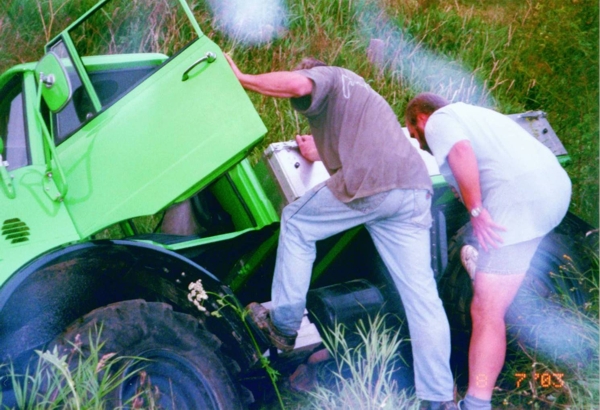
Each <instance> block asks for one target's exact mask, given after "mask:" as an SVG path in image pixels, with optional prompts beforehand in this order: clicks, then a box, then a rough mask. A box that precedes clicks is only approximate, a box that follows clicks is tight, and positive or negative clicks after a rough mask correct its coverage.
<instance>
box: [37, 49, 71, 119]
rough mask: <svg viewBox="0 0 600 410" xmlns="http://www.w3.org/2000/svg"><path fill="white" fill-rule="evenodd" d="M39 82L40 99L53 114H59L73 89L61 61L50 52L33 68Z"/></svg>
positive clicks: (69, 98)
mask: <svg viewBox="0 0 600 410" xmlns="http://www.w3.org/2000/svg"><path fill="white" fill-rule="evenodd" d="M35 73H36V76H37V78H38V79H39V81H40V86H41V93H42V98H43V99H44V101H45V102H46V104H47V105H48V108H49V109H50V111H52V112H53V113H56V112H59V111H60V110H62V109H63V108H65V106H66V105H67V104H68V103H69V101H70V100H71V96H72V95H73V88H72V87H71V81H70V80H69V75H68V74H67V70H66V69H65V66H64V65H63V63H62V61H61V59H60V58H59V57H58V56H57V55H56V54H55V53H53V52H52V51H51V52H49V53H48V54H46V55H45V56H44V57H43V58H42V59H41V60H40V62H39V63H38V64H37V66H36V67H35Z"/></svg>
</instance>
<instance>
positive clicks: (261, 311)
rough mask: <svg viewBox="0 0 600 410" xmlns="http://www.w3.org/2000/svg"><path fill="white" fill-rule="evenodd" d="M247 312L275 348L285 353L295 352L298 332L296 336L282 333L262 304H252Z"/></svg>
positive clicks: (247, 307) (247, 308)
mask: <svg viewBox="0 0 600 410" xmlns="http://www.w3.org/2000/svg"><path fill="white" fill-rule="evenodd" d="M246 310H247V311H248V316H249V317H250V320H252V322H254V324H255V325H256V326H257V327H258V328H259V329H260V330H261V331H262V332H263V333H264V334H265V336H267V339H269V341H270V342H271V343H272V344H273V346H275V347H276V348H277V349H279V350H281V351H282V352H284V353H288V352H291V351H292V350H294V345H295V344H296V336H298V332H295V333H294V335H286V334H284V333H281V332H280V331H279V329H277V328H276V327H275V325H274V324H273V322H272V321H271V318H270V317H269V311H268V310H267V309H266V308H265V307H264V306H262V305H261V304H260V303H256V302H252V303H250V304H249V305H248V306H246Z"/></svg>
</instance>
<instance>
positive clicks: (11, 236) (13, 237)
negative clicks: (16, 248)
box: [2, 218, 31, 244]
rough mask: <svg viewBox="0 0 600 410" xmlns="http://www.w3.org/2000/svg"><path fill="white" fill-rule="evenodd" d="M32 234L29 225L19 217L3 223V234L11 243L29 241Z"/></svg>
mask: <svg viewBox="0 0 600 410" xmlns="http://www.w3.org/2000/svg"><path fill="white" fill-rule="evenodd" d="M30 235H31V232H30V229H29V226H27V224H26V223H25V222H23V221H21V220H20V219H19V218H11V219H7V220H5V221H4V222H3V223H2V236H3V237H4V239H5V240H7V241H9V242H10V243H11V244H15V243H21V242H27V241H29V236H30Z"/></svg>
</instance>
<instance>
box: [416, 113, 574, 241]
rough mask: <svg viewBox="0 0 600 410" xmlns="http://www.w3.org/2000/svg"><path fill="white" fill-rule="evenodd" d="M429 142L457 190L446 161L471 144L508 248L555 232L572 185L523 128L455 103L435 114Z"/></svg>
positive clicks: (485, 200) (427, 132)
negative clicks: (457, 149) (456, 149)
mask: <svg viewBox="0 0 600 410" xmlns="http://www.w3.org/2000/svg"><path fill="white" fill-rule="evenodd" d="M425 137H426V139H427V143H428V144H429V147H430V148H431V151H432V152H433V154H434V156H435V158H436V161H437V163H438V165H439V167H440V172H441V173H442V175H443V176H444V178H445V179H446V181H447V182H448V183H449V184H450V185H452V186H453V187H455V188H456V189H457V191H458V185H457V183H456V180H455V179H454V176H453V175H452V172H451V170H450V166H449V165H448V162H447V157H448V153H449V152H450V150H451V149H452V147H453V146H454V144H456V143H457V142H459V141H462V140H469V141H470V143H471V146H472V148H473V151H474V152H475V157H476V158H477V165H478V168H479V178H480V184H481V194H482V200H483V206H484V208H486V209H487V210H488V211H489V212H490V214H491V215H492V218H493V219H494V221H495V222H497V223H498V224H500V225H502V226H504V227H505V228H507V232H505V233H502V234H501V235H502V236H503V239H504V245H510V244H513V243H518V242H522V241H526V240H529V239H533V238H537V237H540V236H543V235H545V234H546V233H548V232H549V231H551V230H552V229H553V228H554V227H555V226H556V225H558V224H559V223H560V221H561V220H562V218H563V217H564V215H565V214H566V212H567V209H568V206H569V201H570V198H571V181H570V180H569V177H568V176H567V173H566V172H565V171H564V169H563V168H562V166H561V165H560V164H559V162H558V160H557V159H556V157H555V156H554V154H552V152H551V151H550V150H549V149H548V148H547V147H546V146H544V145H543V144H542V143H541V142H539V141H538V140H537V139H535V138H534V137H533V136H532V135H530V134H529V133H528V132H527V131H525V130H524V129H523V128H522V127H521V126H520V125H518V124H517V123H516V122H514V121H513V120H511V119H510V118H508V117H506V116H505V115H503V114H500V113H498V112H495V111H493V110H490V109H487V108H482V107H477V106H473V105H468V104H464V103H455V104H450V105H447V106H445V107H443V108H441V109H439V110H437V111H436V112H434V113H433V114H432V115H431V116H430V117H429V120H428V121H427V125H426V126H425Z"/></svg>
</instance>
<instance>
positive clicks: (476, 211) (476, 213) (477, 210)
mask: <svg viewBox="0 0 600 410" xmlns="http://www.w3.org/2000/svg"><path fill="white" fill-rule="evenodd" d="M481 211H483V208H482V207H480V206H476V207H475V208H473V209H471V212H470V214H471V216H472V217H473V218H477V217H478V216H479V215H480V214H481Z"/></svg>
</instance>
